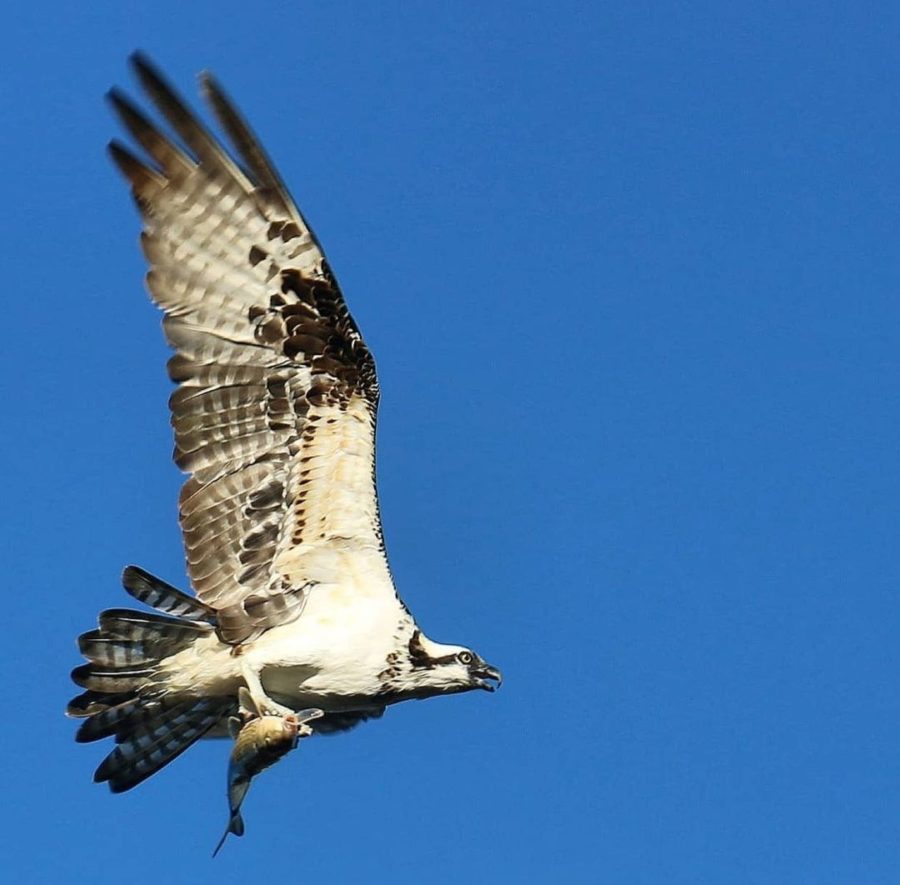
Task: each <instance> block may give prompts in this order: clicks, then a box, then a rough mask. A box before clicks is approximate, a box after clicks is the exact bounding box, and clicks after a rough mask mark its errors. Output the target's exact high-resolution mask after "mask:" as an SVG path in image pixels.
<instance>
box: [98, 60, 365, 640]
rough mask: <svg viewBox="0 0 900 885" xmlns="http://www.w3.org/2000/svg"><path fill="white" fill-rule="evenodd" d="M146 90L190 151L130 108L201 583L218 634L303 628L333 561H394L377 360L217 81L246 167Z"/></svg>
mask: <svg viewBox="0 0 900 885" xmlns="http://www.w3.org/2000/svg"><path fill="white" fill-rule="evenodd" d="M133 61H134V65H135V68H136V70H137V73H138V76H139V78H140V81H141V84H142V86H143V87H144V89H145V91H146V92H147V94H148V95H149V97H150V99H151V100H152V102H153V103H154V104H155V105H156V107H157V109H158V110H159V111H160V113H161V114H162V115H163V116H164V117H165V118H166V120H167V121H168V123H169V125H170V126H171V127H172V129H173V130H174V132H175V133H177V135H178V137H179V139H180V140H181V142H183V144H184V147H182V146H181V145H179V144H177V143H176V142H175V141H174V140H173V139H172V138H170V137H168V136H167V135H165V134H164V133H163V132H162V131H161V130H160V129H159V128H158V127H157V126H156V125H155V124H154V123H152V122H151V121H150V120H149V119H148V118H147V117H145V116H144V115H143V114H142V113H141V111H140V110H139V109H138V108H137V107H136V106H135V105H133V104H132V103H131V102H130V101H129V100H128V99H127V98H126V97H125V96H124V95H122V94H121V93H119V92H117V91H114V92H112V93H111V94H110V100H111V102H112V104H113V107H114V108H115V110H116V111H117V113H118V114H119V116H120V118H121V120H122V122H123V123H124V125H125V127H126V128H127V129H128V130H129V132H130V133H131V135H132V136H133V137H134V139H135V141H136V142H137V143H138V144H139V145H140V146H141V147H142V148H143V150H144V152H146V154H147V155H148V157H149V162H148V161H146V160H144V159H140V158H138V157H137V156H135V155H134V154H133V153H132V152H131V151H130V150H129V149H128V148H126V147H124V146H123V145H121V144H119V143H117V142H114V143H113V144H112V145H111V146H110V150H111V153H112V156H113V159H114V160H115V161H116V163H117V165H118V166H119V168H120V169H121V171H122V172H123V173H124V175H125V176H126V177H127V179H128V180H129V182H130V183H131V187H132V192H133V194H134V197H135V200H136V202H137V204H138V207H139V209H140V212H141V215H142V217H143V221H144V231H143V234H142V245H143V248H144V252H145V254H146V256H147V259H148V261H149V264H150V271H149V273H148V277H147V281H148V287H149V289H150V292H151V295H152V297H153V300H154V301H155V302H156V303H157V304H158V305H159V306H160V307H161V308H162V309H163V311H164V312H165V319H164V322H163V324H164V329H165V332H166V336H167V338H168V340H169V342H170V344H171V345H172V347H173V348H174V349H175V354H174V355H173V357H172V359H171V360H170V362H169V373H170V376H171V377H172V379H173V380H174V381H176V382H177V383H178V388H177V390H176V391H175V392H174V394H173V395H172V397H171V400H170V406H171V411H172V425H173V428H174V431H175V461H176V463H177V464H178V465H179V466H180V467H181V468H182V469H183V470H185V471H186V472H187V473H189V474H190V477H189V479H188V480H187V482H186V483H185V484H184V486H183V488H182V492H181V497H180V517H181V526H182V530H183V533H184V542H185V550H186V556H187V563H188V572H189V575H190V577H191V581H192V583H193V586H194V588H195V590H196V592H197V596H198V597H199V599H200V600H201V602H202V603H204V604H206V605H207V606H209V607H211V608H212V609H215V610H216V612H217V619H218V623H219V626H220V632H221V633H222V635H223V637H224V638H226V639H227V640H228V641H231V642H239V641H242V640H244V639H246V638H248V637H249V636H251V635H254V634H256V633H258V632H259V631H261V630H264V629H266V628H267V627H269V626H273V625H275V624H278V623H283V622H285V621H287V620H291V619H293V618H295V617H297V616H298V615H299V613H300V611H301V609H302V606H303V602H304V600H305V596H306V593H307V592H308V590H309V588H310V587H312V586H314V585H315V584H316V583H320V582H323V581H325V582H327V581H330V580H334V578H335V574H334V571H335V569H337V568H339V565H338V563H339V560H340V557H337V556H335V555H334V552H335V550H336V549H341V550H344V549H347V548H357V547H359V548H364V547H374V548H377V549H379V550H380V549H381V546H382V545H381V530H380V523H379V516H378V504H377V497H376V492H375V484H374V433H375V416H376V410H377V404H378V384H377V379H376V375H375V364H374V361H373V359H372V356H371V354H370V353H369V350H368V349H367V347H366V345H365V343H364V342H363V340H362V337H361V336H360V334H359V331H358V329H357V327H356V324H355V323H354V321H353V318H352V317H351V315H350V313H349V311H348V309H347V306H346V304H345V302H344V299H343V297H342V295H341V292H340V290H339V288H338V285H337V282H336V280H335V278H334V276H333V275H332V273H331V271H330V269H329V267H328V264H327V262H326V260H325V257H324V255H323V253H322V251H321V249H320V247H319V245H318V242H317V240H316V238H315V236H314V234H313V232H312V230H311V229H310V228H309V226H308V225H307V224H306V222H305V221H304V219H303V217H302V216H301V215H300V213H299V211H298V210H297V208H296V207H295V206H294V203H293V201H292V200H291V198H290V196H289V195H288V193H287V190H286V189H285V187H284V185H283V184H282V183H281V180H280V178H279V177H278V175H277V173H276V172H275V171H274V169H273V167H272V166H271V164H270V162H269V160H268V159H267V157H266V155H265V154H264V152H263V150H262V148H261V147H260V146H259V144H258V143H257V141H256V139H255V138H254V136H253V135H252V133H251V132H250V130H249V129H248V127H247V126H246V124H245V123H244V122H243V120H242V119H241V117H240V116H239V115H238V113H237V111H236V110H235V109H234V107H233V106H232V105H231V103H230V101H229V100H228V99H227V98H226V96H225V95H224V93H223V92H222V91H221V89H220V88H219V87H218V86H217V85H216V83H215V82H214V81H213V80H212V79H211V78H210V77H208V76H204V77H203V79H202V86H203V91H204V93H205V95H206V97H207V99H208V100H209V103H210V105H211V106H212V108H213V111H214V112H215V114H216V116H217V118H218V120H219V122H220V123H221V125H222V127H223V129H224V130H225V132H226V133H227V134H228V137H229V139H230V140H231V142H232V144H233V147H234V149H235V152H236V155H237V157H238V160H239V162H235V161H234V160H233V159H232V158H231V157H230V156H229V155H228V153H227V152H226V151H225V149H224V148H223V147H222V146H221V145H220V144H219V143H218V142H217V141H216V140H215V139H214V138H213V136H212V135H211V134H210V133H209V132H208V131H207V130H206V129H205V128H204V126H203V125H202V124H201V123H200V122H199V121H198V120H197V119H196V117H195V116H194V115H193V114H192V113H191V111H190V110H188V108H187V107H186V106H185V105H184V103H183V102H182V101H181V99H180V98H179V97H178V96H177V95H176V94H175V92H174V91H173V90H172V89H171V87H169V86H168V85H167V84H166V83H165V82H164V81H163V79H162V78H161V77H160V75H159V74H158V73H157V72H156V71H155V70H154V69H153V68H152V66H151V65H150V64H149V63H148V62H147V61H146V59H144V58H143V57H141V56H135V57H134V59H133Z"/></svg>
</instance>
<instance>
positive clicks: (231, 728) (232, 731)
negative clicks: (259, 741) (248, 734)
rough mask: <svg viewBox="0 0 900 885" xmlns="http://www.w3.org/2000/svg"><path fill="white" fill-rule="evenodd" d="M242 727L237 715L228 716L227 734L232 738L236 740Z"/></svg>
mask: <svg viewBox="0 0 900 885" xmlns="http://www.w3.org/2000/svg"><path fill="white" fill-rule="evenodd" d="M242 727H243V723H242V722H241V720H240V717H239V716H229V717H228V734H229V735H230V737H231V739H232V740H235V741H236V740H237V736H238V735H239V734H240V733H241V728H242Z"/></svg>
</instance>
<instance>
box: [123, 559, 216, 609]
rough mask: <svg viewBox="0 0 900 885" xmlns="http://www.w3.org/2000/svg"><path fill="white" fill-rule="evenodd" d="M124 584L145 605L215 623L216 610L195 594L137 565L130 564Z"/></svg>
mask: <svg viewBox="0 0 900 885" xmlns="http://www.w3.org/2000/svg"><path fill="white" fill-rule="evenodd" d="M122 586H123V587H124V588H125V589H126V590H127V591H128V592H129V593H130V594H131V595H132V596H133V597H134V598H135V599H136V600H138V602H143V603H144V605H148V606H150V608H155V609H156V610H157V611H161V612H166V613H167V614H170V615H175V616H176V617H179V618H191V619H192V620H195V621H207V622H208V623H214V622H215V620H216V611H215V609H213V608H211V607H210V606H208V605H205V604H204V603H202V602H200V600H199V599H197V598H196V597H194V596H188V594H187V593H182V591H181V590H179V589H178V588H177V587H173V586H172V585H171V584H167V583H166V582H165V581H161V580H160V579H159V578H156V577H154V576H153V575H151V574H150V573H149V572H145V571H144V570H143V569H142V568H138V567H137V566H136V565H130V566H128V567H127V568H126V569H125V571H124V572H123V573H122Z"/></svg>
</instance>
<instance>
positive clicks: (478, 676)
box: [472, 661, 503, 691]
mask: <svg viewBox="0 0 900 885" xmlns="http://www.w3.org/2000/svg"><path fill="white" fill-rule="evenodd" d="M472 676H474V677H475V684H476V685H477V686H478V687H479V688H483V689H484V690H485V691H496V690H497V689H498V688H500V686H501V685H502V684H503V674H502V673H501V672H500V671H499V670H498V669H497V668H496V667H492V666H491V665H490V664H486V663H484V662H483V661H482V662H481V663H480V664H479V665H478V666H477V667H474V668H473V670H472ZM495 682H496V683H497V684H496V685H494V683H495Z"/></svg>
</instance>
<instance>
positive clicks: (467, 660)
mask: <svg viewBox="0 0 900 885" xmlns="http://www.w3.org/2000/svg"><path fill="white" fill-rule="evenodd" d="M456 660H457V661H459V662H460V663H461V664H465V665H466V666H468V665H469V664H471V663H472V661H474V660H475V655H473V654H472V652H470V651H461V652H460V653H459V654H458V655H457V656H456Z"/></svg>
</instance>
